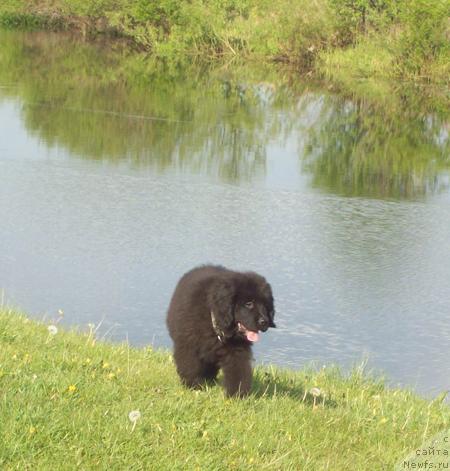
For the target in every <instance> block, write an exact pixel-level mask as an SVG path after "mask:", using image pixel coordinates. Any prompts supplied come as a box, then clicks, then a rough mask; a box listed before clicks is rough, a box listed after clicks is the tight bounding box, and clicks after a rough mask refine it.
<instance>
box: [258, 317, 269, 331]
mask: <svg viewBox="0 0 450 471" xmlns="http://www.w3.org/2000/svg"><path fill="white" fill-rule="evenodd" d="M258 326H259V328H260V329H261V330H264V329H267V327H268V326H269V323H268V322H267V321H266V319H264V317H260V318H259V319H258Z"/></svg>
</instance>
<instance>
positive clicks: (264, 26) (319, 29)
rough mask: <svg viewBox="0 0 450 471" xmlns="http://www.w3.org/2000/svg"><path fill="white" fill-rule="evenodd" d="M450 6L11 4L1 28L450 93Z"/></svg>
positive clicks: (428, 0)
mask: <svg viewBox="0 0 450 471" xmlns="http://www.w3.org/2000/svg"><path fill="white" fill-rule="evenodd" d="M449 16H450V0H314V1H310V0H296V1H295V2H292V1H288V0H280V1H278V2H271V1H268V0H213V1H205V0H194V1H191V0H189V1H188V0H182V1H174V0H155V1H152V2H148V1H146V0H87V1H85V0H34V1H28V0H8V1H5V0H4V1H3V3H0V24H2V25H3V26H11V27H17V26H20V25H23V26H25V27H27V28H30V27H44V28H54V27H57V28H64V27H67V28H71V29H73V28H75V29H79V30H80V31H82V33H83V34H85V35H86V34H89V33H93V34H95V33H98V32H100V33H104V32H110V33H114V34H116V35H120V36H123V37H126V38H129V39H131V40H132V41H133V42H134V43H135V44H136V45H138V46H139V47H140V48H142V49H144V50H147V51H151V52H152V53H153V54H154V55H156V56H158V57H162V58H170V59H174V58H177V60H179V59H180V58H186V57H191V56H200V57H211V56H213V57H217V56H224V55H226V56H236V55H239V56H245V57H249V58H253V59H258V60H279V61H284V62H290V63H294V64H296V65H298V66H300V67H302V68H304V69H306V70H312V71H315V72H317V73H320V74H322V75H326V76H328V77H329V78H331V79H334V78H336V80H337V81H338V82H342V75H345V77H346V78H347V79H348V77H354V78H360V77H380V78H399V77H401V78H408V79H414V80H425V81H432V82H436V83H446V82H447V83H448V77H449V76H450V65H449V64H450V29H449V28H450V27H449V24H450V23H449Z"/></svg>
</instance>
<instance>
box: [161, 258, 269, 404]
mask: <svg viewBox="0 0 450 471" xmlns="http://www.w3.org/2000/svg"><path fill="white" fill-rule="evenodd" d="M212 313H213V314H212ZM273 317H274V303H273V296H272V289H271V287H270V285H269V284H268V283H267V281H266V280H265V278H263V277H262V276H260V275H258V274H256V273H253V272H246V273H241V272H236V271H231V270H228V269H226V268H224V267H220V266H212V265H206V266H202V267H199V268H194V269H193V270H191V271H189V272H188V273H186V274H185V275H183V277H182V278H181V279H180V281H179V282H178V285H177V287H176V288H175V292H174V294H173V296H172V300H171V302H170V306H169V310H168V313H167V327H168V328H169V333H170V336H171V337H172V340H173V343H174V359H175V364H176V367H177V371H178V374H179V376H180V378H181V380H182V382H183V383H184V384H185V385H186V386H189V387H198V386H200V385H201V384H202V383H204V382H205V381H211V380H214V379H215V378H216V376H217V373H218V371H219V369H222V371H223V374H224V387H225V391H226V394H227V395H228V396H235V395H238V396H244V395H246V394H248V393H249V391H250V388H251V383H252V364H251V362H252V352H251V345H252V342H251V341H250V340H249V339H248V335H250V336H251V335H255V334H254V333H255V332H258V331H263V332H265V331H266V330H267V329H268V328H269V327H275V324H274V322H273ZM249 331H251V332H249ZM253 338H254V337H253Z"/></svg>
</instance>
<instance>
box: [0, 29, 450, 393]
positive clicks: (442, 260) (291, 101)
mask: <svg viewBox="0 0 450 471" xmlns="http://www.w3.org/2000/svg"><path fill="white" fill-rule="evenodd" d="M0 43H1V44H2V47H1V48H0V175H1V178H2V180H1V181H2V184H1V185H0V221H1V225H0V247H2V250H1V251H0V289H2V288H3V289H4V290H5V292H6V296H7V298H9V299H11V300H12V301H13V302H15V303H17V304H19V305H20V306H22V307H23V308H25V309H26V310H27V311H29V312H31V313H35V315H39V314H37V313H48V314H49V316H52V313H55V312H57V310H58V309H60V308H62V309H64V311H65V319H66V322H67V323H70V324H78V325H85V324H87V323H89V322H95V323H98V322H100V321H101V320H102V319H103V318H104V321H103V325H104V326H106V330H107V329H108V328H109V327H111V326H114V325H117V327H116V329H115V331H114V338H117V339H120V340H123V339H124V338H125V336H126V335H128V338H129V340H130V342H132V343H134V344H148V343H149V342H153V343H155V344H156V345H158V346H165V347H167V346H169V345H170V343H169V339H168V336H167V333H166V329H165V324H164V312H165V309H166V307H167V302H168V298H169V296H170V294H171V292H172V290H173V287H174V285H175V283H176V281H177V279H178V278H179V276H180V275H181V274H182V273H183V272H184V271H185V270H188V269H190V268H192V267H193V266H195V265H199V264H201V263H205V262H213V263H222V264H224V265H227V266H229V267H230V268H235V269H253V270H255V271H258V272H261V273H263V274H264V275H266V276H267V278H268V279H269V280H270V282H271V284H272V286H273V288H274V292H275V298H276V305H277V325H278V328H277V329H274V332H271V333H270V334H269V335H267V336H266V335H265V336H264V337H263V340H262V342H261V343H260V344H258V345H257V346H256V357H257V358H258V361H264V362H272V363H278V364H282V365H289V366H293V367H299V366H303V365H304V364H305V363H308V362H310V361H315V362H317V363H318V364H319V365H322V364H323V363H326V364H328V363H337V364H339V365H341V366H343V367H347V366H349V365H351V364H352V363H355V362H358V361H360V360H361V358H362V356H364V355H368V356H369V364H370V365H371V366H373V367H375V368H377V369H382V370H383V371H385V372H387V374H388V376H389V377H390V378H391V379H392V381H393V382H394V383H397V382H400V383H402V384H407V385H411V386H417V389H418V390H420V391H421V392H425V393H428V394H435V393H437V392H439V391H442V390H443V389H445V388H447V389H448V388H450V384H449V378H450V365H449V363H448V356H449V353H450V350H449V349H450V342H449V341H448V339H449V337H450V323H449V322H448V315H449V313H450V311H449V305H448V299H450V284H449V283H448V279H450V271H449V270H450V251H449V250H448V247H449V246H450V207H449V205H448V191H447V188H448V180H447V184H446V183H445V175H446V173H448V169H449V155H448V145H449V144H448V128H447V127H446V126H448V124H447V123H446V121H445V119H446V115H445V111H443V110H442V109H441V110H437V109H433V107H432V106H431V105H429V103H430V102H429V101H423V100H421V99H419V98H417V96H414V95H411V96H407V95H406V93H405V92H403V91H402V93H401V94H392V96H390V100H389V103H384V104H379V103H375V102H373V101H370V100H368V99H364V100H363V99H354V100H348V99H344V98H342V97H338V96H335V95H333V94H330V93H329V92H327V91H324V90H321V89H318V88H316V87H314V86H312V85H311V84H305V83H299V82H298V81H297V80H296V79H295V76H292V75H290V74H287V75H286V76H285V77H284V76H283V77H282V76H277V75H276V73H275V72H274V71H273V70H271V69H270V68H268V69H266V70H263V71H261V70H253V69H246V68H240V67H238V66H233V67H225V66H223V67H222V68H218V69H215V70H210V69H208V68H198V67H192V69H191V70H177V69H171V68H170V67H161V66H158V65H156V64H152V63H150V62H148V61H146V60H144V59H142V58H141V57H140V56H133V55H129V54H127V53H126V52H125V51H123V50H122V49H119V48H118V49H117V50H114V49H111V47H108V46H107V45H96V46H93V45H88V44H80V43H78V42H76V41H74V40H72V39H71V38H70V37H66V36H60V35H51V34H50V35H48V34H21V33H0ZM290 82H292V83H290ZM275 84H276V85H275ZM317 188H318V189H320V191H317ZM438 192H440V194H439V195H438V194H437V193H438ZM342 196H359V197H358V198H348V197H342ZM366 197H369V198H366ZM414 200H415V201H414Z"/></svg>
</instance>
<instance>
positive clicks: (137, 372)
mask: <svg viewBox="0 0 450 471" xmlns="http://www.w3.org/2000/svg"><path fill="white" fill-rule="evenodd" d="M313 388H318V389H319V391H316V390H314V389H313ZM314 393H315V394H319V396H318V397H314V396H313V394H314ZM0 400H1V402H0V404H1V405H0V407H1V409H0V413H1V420H0V432H1V437H2V440H1V443H0V467H1V468H2V469H20V470H23V469H59V470H63V469H133V470H138V469H158V470H164V469H170V470H176V469H210V470H222V469H223V470H225V469H242V470H244V469H283V470H298V469H314V470H322V469H330V470H331V469H332V470H341V469H354V470H359V469H361V470H362V469H373V470H381V469H392V466H393V465H394V464H395V463H396V462H398V461H399V460H400V459H401V458H402V457H404V456H405V455H406V454H408V453H409V452H411V451H412V450H414V449H416V448H418V447H419V446H420V445H421V443H423V441H424V440H426V439H427V438H429V437H432V436H434V435H435V434H436V433H438V432H439V431H442V430H445V429H448V428H449V427H450V410H449V408H448V407H447V406H445V405H444V404H443V403H442V400H435V401H433V402H427V401H425V400H423V399H420V398H419V397H417V396H415V395H414V394H412V393H409V392H406V391H402V390H389V389H386V388H385V387H384V386H383V385H382V384H381V383H380V382H379V381H375V380H372V379H369V378H367V377H365V376H364V375H363V374H362V372H361V371H359V370H355V371H354V372H353V373H352V374H350V375H348V376H343V375H341V374H340V373H339V372H338V371H337V370H336V369H333V368H324V369H322V370H320V371H315V372H314V371H300V372H296V373H294V372H288V371H280V370H275V369H272V368H264V369H263V368H258V369H257V372H256V379H255V384H254V393H253V395H252V396H251V397H249V398H247V399H245V400H236V399H233V400H227V399H225V398H224V396H223V393H222V390H221V388H220V386H213V387H211V388H210V389H208V390H203V391H190V390H186V389H184V388H183V387H181V386H180V384H179V382H178V379H177V377H176V373H175V369H174V366H173V364H172V361H171V357H170V355H169V354H168V353H165V352H160V351H154V350H152V349H151V348H145V349H134V348H130V347H128V346H127V345H111V344H106V343H102V342H98V341H96V339H95V328H93V327H92V326H91V327H90V328H89V329H87V333H81V334H80V333H75V332H61V331H58V332H57V333H56V334H55V333H52V332H51V328H50V330H49V326H48V324H39V323H36V322H34V321H31V320H29V319H27V318H26V317H23V316H20V315H18V314H16V313H14V312H11V311H9V310H5V309H3V311H1V312H0ZM131 411H139V413H140V417H139V418H138V419H137V420H135V421H134V422H132V421H131V420H130V418H129V413H130V412H131Z"/></svg>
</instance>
